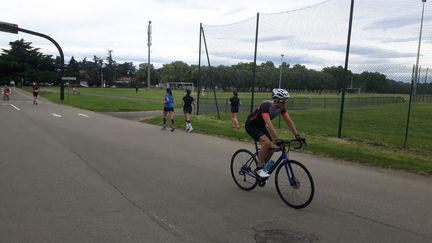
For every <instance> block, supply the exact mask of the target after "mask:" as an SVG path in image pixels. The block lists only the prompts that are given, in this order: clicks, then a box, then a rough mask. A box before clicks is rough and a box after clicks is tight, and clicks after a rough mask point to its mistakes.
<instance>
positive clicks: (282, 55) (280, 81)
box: [279, 54, 284, 89]
mask: <svg viewBox="0 0 432 243" xmlns="http://www.w3.org/2000/svg"><path fill="white" fill-rule="evenodd" d="M283 57H284V54H281V63H280V68H279V69H280V75H279V89H280V88H281V83H282V64H283V62H282V60H283Z"/></svg>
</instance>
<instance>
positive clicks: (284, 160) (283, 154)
mask: <svg viewBox="0 0 432 243" xmlns="http://www.w3.org/2000/svg"><path fill="white" fill-rule="evenodd" d="M255 149H256V152H255V154H254V156H255V157H258V152H259V147H258V143H257V142H256V141H255ZM271 150H273V151H274V152H281V155H280V156H279V158H278V159H277V160H276V162H275V163H274V164H273V166H272V167H271V168H270V170H269V171H268V173H269V174H271V173H273V171H274V170H275V169H276V168H277V167H278V166H279V164H280V163H285V171H286V173H287V175H288V179H289V181H290V182H292V179H293V178H294V172H293V170H292V167H291V164H290V163H289V162H288V161H289V149H288V151H287V149H286V147H285V146H282V147H278V148H271ZM251 163H252V159H250V160H248V161H247V162H246V163H245V164H244V166H246V165H247V168H249V170H247V171H245V170H243V167H244V166H243V167H242V171H243V172H244V173H245V174H248V175H250V176H252V177H254V178H258V179H261V177H257V176H256V174H255V173H254V172H253V171H251V170H250V164H251Z"/></svg>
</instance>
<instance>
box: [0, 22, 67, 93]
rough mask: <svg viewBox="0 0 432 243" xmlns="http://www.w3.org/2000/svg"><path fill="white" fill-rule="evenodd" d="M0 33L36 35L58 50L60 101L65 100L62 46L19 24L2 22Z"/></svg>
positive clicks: (0, 23)
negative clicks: (19, 32) (20, 26)
mask: <svg viewBox="0 0 432 243" xmlns="http://www.w3.org/2000/svg"><path fill="white" fill-rule="evenodd" d="M0 31H1V32H8V33H13V34H18V31H21V32H24V33H27V34H30V35H36V36H39V37H42V38H45V39H47V40H49V41H51V42H52V43H53V44H54V45H55V46H56V47H57V50H58V51H59V53H60V61H61V64H60V77H59V78H58V79H59V83H60V100H64V81H63V79H62V77H63V74H64V55H63V50H62V49H61V47H60V45H59V44H58V43H57V42H56V41H55V40H54V39H53V38H51V37H49V36H47V35H45V34H42V33H38V32H35V31H31V30H26V29H22V28H19V27H18V25H17V24H11V23H6V22H0Z"/></svg>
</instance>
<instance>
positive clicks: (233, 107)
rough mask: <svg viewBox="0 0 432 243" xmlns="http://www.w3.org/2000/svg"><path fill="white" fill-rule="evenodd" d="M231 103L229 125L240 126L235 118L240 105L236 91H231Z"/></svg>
mask: <svg viewBox="0 0 432 243" xmlns="http://www.w3.org/2000/svg"><path fill="white" fill-rule="evenodd" d="M230 104H231V125H232V127H233V128H237V129H239V128H240V125H239V123H238V120H237V113H238V112H239V107H240V105H241V103H240V99H239V98H238V92H237V91H234V92H233V97H231V98H230Z"/></svg>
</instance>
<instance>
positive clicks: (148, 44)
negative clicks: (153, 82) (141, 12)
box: [147, 21, 152, 90]
mask: <svg viewBox="0 0 432 243" xmlns="http://www.w3.org/2000/svg"><path fill="white" fill-rule="evenodd" d="M151 44H152V26H151V21H149V24H148V26H147V46H148V62H147V90H150V46H151Z"/></svg>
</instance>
